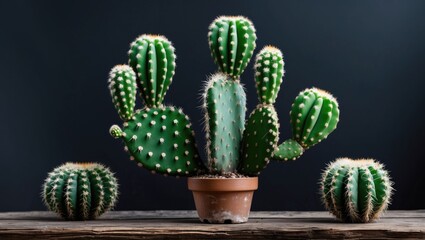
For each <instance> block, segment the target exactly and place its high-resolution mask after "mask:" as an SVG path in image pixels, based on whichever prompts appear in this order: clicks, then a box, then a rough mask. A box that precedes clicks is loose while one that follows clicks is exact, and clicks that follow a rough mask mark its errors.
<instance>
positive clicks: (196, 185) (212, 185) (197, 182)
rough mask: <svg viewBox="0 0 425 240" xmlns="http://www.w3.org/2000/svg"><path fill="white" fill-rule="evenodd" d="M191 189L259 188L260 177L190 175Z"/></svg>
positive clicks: (237, 190)
mask: <svg viewBox="0 0 425 240" xmlns="http://www.w3.org/2000/svg"><path fill="white" fill-rule="evenodd" d="M187 185H188V188H189V190H191V191H195V192H243V191H254V190H257V189H258V177H243V178H200V177H189V178H188V180H187Z"/></svg>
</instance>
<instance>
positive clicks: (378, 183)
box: [321, 158, 392, 223]
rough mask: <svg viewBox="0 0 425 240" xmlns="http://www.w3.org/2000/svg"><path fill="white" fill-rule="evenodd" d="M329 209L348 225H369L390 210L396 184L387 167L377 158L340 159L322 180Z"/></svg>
mask: <svg viewBox="0 0 425 240" xmlns="http://www.w3.org/2000/svg"><path fill="white" fill-rule="evenodd" d="M321 190H322V199H323V202H324V204H325V206H326V208H327V209H328V210H329V211H330V212H331V213H332V214H334V215H335V216H336V217H337V218H339V219H340V220H342V221H344V222H361V223H366V222H370V221H373V220H374V219H377V218H379V216H380V215H381V213H382V212H383V211H384V210H386V209H387V207H388V204H389V203H390V199H391V194H392V182H391V180H390V177H389V175H388V172H387V171H386V170H385V169H384V166H383V165H382V164H380V163H378V162H377V161H375V160H373V159H359V160H352V159H349V158H340V159H337V160H336V161H335V162H332V163H331V164H329V166H328V167H327V169H326V170H325V171H324V172H323V176H322V179H321Z"/></svg>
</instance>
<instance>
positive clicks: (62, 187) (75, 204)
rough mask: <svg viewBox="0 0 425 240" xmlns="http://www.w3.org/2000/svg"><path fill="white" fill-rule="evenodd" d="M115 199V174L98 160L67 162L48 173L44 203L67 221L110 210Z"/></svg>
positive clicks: (86, 218)
mask: <svg viewBox="0 0 425 240" xmlns="http://www.w3.org/2000/svg"><path fill="white" fill-rule="evenodd" d="M117 198H118V183H117V180H116V178H115V177H114V174H113V173H112V172H111V171H110V170H109V169H108V168H106V167H104V166H103V165H100V164H97V163H66V164H64V165H62V166H60V167H57V168H55V169H54V170H53V171H52V172H50V173H49V175H48V177H47V179H46V181H45V183H44V187H43V199H44V203H45V204H46V206H47V207H48V208H49V209H50V210H51V211H54V212H56V213H58V214H59V215H60V216H61V217H63V218H64V219H66V220H89V219H95V218H97V217H99V216H100V215H101V214H103V213H104V212H106V211H108V210H110V209H111V208H112V207H113V206H114V205H115V203H116V201H117Z"/></svg>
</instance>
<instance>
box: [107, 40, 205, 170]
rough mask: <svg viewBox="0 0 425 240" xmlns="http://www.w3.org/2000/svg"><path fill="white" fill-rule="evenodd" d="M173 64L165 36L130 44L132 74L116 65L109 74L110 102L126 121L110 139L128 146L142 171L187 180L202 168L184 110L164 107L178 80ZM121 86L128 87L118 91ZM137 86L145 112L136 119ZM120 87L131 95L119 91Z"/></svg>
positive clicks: (111, 130) (112, 130)
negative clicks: (167, 92)
mask: <svg viewBox="0 0 425 240" xmlns="http://www.w3.org/2000/svg"><path fill="white" fill-rule="evenodd" d="M175 58H176V57H175V54H174V47H173V46H172V44H171V42H170V41H168V40H167V39H166V38H165V37H163V36H157V35H141V36H140V37H138V38H137V39H136V40H135V41H134V42H133V43H132V44H131V49H130V51H129V59H130V60H129V64H130V66H131V68H130V67H129V66H125V65H118V66H116V67H114V68H113V69H112V70H111V73H110V79H109V82H110V84H109V88H110V90H111V96H112V99H113V102H114V103H115V106H116V108H117V110H118V113H119V114H120V116H121V118H122V119H123V120H124V121H125V122H124V124H123V130H121V128H120V127H119V126H117V125H113V126H112V127H111V129H110V134H111V135H112V136H113V137H114V138H121V139H122V140H123V141H124V143H125V145H126V147H125V148H124V149H125V150H126V151H127V152H128V153H129V154H130V160H136V161H137V164H138V165H139V166H140V167H144V168H146V169H148V170H151V171H152V172H154V173H156V172H158V173H161V174H165V175H173V176H187V175H191V174H194V173H196V172H197V171H199V170H201V169H202V168H203V164H202V162H201V160H200V158H199V154H198V151H197V148H196V143H195V138H194V131H193V130H192V127H191V123H190V121H189V117H188V116H187V115H185V114H184V113H183V111H182V110H181V109H177V108H175V107H174V106H164V105H163V104H162V102H163V100H164V96H165V95H166V91H167V90H168V88H169V86H170V84H171V81H172V77H173V75H174V71H175V66H176V64H175ZM121 81H124V82H125V83H127V85H123V86H120V85H119V84H120V83H121ZM136 82H137V84H136ZM135 85H137V87H138V88H139V90H140V91H141V96H142V98H143V101H144V103H145V108H143V109H139V110H137V111H135V112H134V113H133V108H134V96H135V93H136V88H135V87H134V86H135ZM121 87H124V88H125V90H128V92H129V93H127V92H125V91H124V93H123V91H118V89H122V88H121ZM124 103H127V104H124ZM130 109H131V111H130Z"/></svg>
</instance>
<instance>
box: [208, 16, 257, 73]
mask: <svg viewBox="0 0 425 240" xmlns="http://www.w3.org/2000/svg"><path fill="white" fill-rule="evenodd" d="M256 39H257V36H256V35H255V28H254V25H253V24H252V22H251V21H250V20H248V19H247V18H245V17H241V16H236V17H234V16H222V17H218V18H217V19H215V20H214V21H213V22H212V23H211V25H210V27H209V32H208V40H209V46H210V50H211V55H212V56H213V58H214V61H215V62H216V63H217V64H218V66H219V68H220V70H221V71H222V72H223V73H227V74H228V75H230V76H231V77H232V78H234V79H238V78H239V76H240V75H241V74H242V73H243V71H244V70H245V68H246V66H247V65H248V63H249V60H250V59H251V57H252V54H253V53H254V49H255V40H256Z"/></svg>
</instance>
